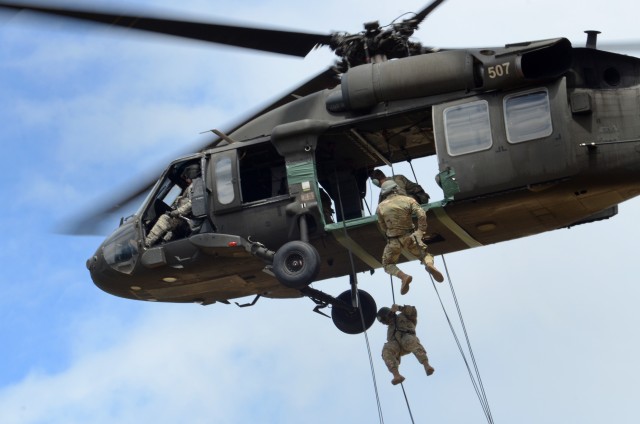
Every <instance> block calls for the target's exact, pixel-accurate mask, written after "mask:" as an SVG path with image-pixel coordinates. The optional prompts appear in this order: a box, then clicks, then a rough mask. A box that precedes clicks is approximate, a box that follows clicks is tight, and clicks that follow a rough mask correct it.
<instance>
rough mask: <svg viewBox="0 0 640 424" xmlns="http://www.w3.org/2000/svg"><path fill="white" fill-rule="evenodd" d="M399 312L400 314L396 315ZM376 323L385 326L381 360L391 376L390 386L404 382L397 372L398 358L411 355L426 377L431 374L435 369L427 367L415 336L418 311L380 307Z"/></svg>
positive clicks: (422, 347)
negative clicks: (422, 368) (421, 367)
mask: <svg viewBox="0 0 640 424" xmlns="http://www.w3.org/2000/svg"><path fill="white" fill-rule="evenodd" d="M398 312H400V313H398ZM377 318H378V321H380V322H381V323H382V324H384V325H386V326H387V342H386V343H385V344H384V346H383V347H382V359H383V360H384V363H385V365H386V366H387V368H388V369H389V372H391V374H393V380H391V384H393V385H396V384H400V383H402V382H403V381H404V377H403V376H402V375H401V374H400V372H399V371H398V367H399V366H400V358H401V357H402V356H404V355H407V354H409V353H413V354H414V355H415V357H416V359H417V360H418V362H420V363H421V364H422V365H423V366H424V370H425V371H426V373H427V375H428V376H429V375H431V374H433V372H434V371H435V369H434V368H433V367H432V366H431V365H429V358H428V357H427V351H426V350H425V348H424V346H422V344H421V343H420V339H418V337H417V336H416V325H417V324H418V311H417V310H416V308H415V307H414V306H411V305H404V306H399V305H396V304H394V305H393V306H391V308H387V307H382V308H380V310H379V311H378V315H377Z"/></svg>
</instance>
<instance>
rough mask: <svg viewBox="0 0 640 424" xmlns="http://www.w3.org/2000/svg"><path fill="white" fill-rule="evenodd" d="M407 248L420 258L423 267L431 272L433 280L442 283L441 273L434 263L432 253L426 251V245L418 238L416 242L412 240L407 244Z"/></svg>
mask: <svg viewBox="0 0 640 424" xmlns="http://www.w3.org/2000/svg"><path fill="white" fill-rule="evenodd" d="M407 248H408V249H409V251H410V252H411V253H412V254H413V255H416V256H417V257H419V258H422V263H424V268H425V269H426V270H427V272H428V273H429V274H431V276H432V277H433V279H434V280H436V281H437V282H438V283H442V282H443V281H444V277H443V276H442V273H441V272H440V271H438V269H437V268H436V267H435V265H434V260H433V255H432V254H431V253H429V252H428V251H427V245H426V244H424V243H423V242H422V240H418V243H415V241H414V242H413V243H412V244H411V245H409V246H407Z"/></svg>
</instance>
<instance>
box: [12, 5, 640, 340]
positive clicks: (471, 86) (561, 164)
mask: <svg viewBox="0 0 640 424" xmlns="http://www.w3.org/2000/svg"><path fill="white" fill-rule="evenodd" d="M441 3H442V0H439V1H435V2H433V3H431V4H430V5H428V6H427V7H426V8H424V9H423V10H422V11H420V12H418V13H417V14H416V15H415V16H412V17H411V18H408V19H405V20H403V21H401V22H397V23H394V24H392V25H390V26H388V27H381V26H380V25H379V24H378V23H376V22H372V23H367V24H365V26H364V31H362V32H360V33H357V34H344V33H334V34H328V35H324V34H309V33H303V32H290V31H276V30H267V29H258V28H247V27H233V26H228V25H218V24H207V23H198V22H185V21H176V20H172V19H166V18H155V17H147V16H145V17H135V16H130V15H124V14H121V13H108V12H104V11H102V12H100V11H95V10H93V11H90V10H78V9H70V8H54V7H52V6H47V7H44V6H41V5H29V4H25V3H10V2H0V7H1V8H4V9H12V10H29V11H35V12H39V13H46V14H52V15H56V16H63V17H71V18H75V19H81V20H85V21H90V22H97V23H102V24H107V25H116V26H123V27H127V28H129V29H139V30H143V31H152V32H157V33H163V34H169V35H174V36H181V37H186V38H193V39H199V40H205V41H211V42H215V43H223V44H229V45H233V46H237V47H244V48H251V49H257V50H262V51H268V52H275V53H282V54H288V55H294V56H304V55H306V53H307V52H308V51H309V50H311V49H313V48H315V47H316V46H318V45H324V46H328V47H329V48H331V49H332V50H333V51H334V52H335V53H336V54H337V56H338V57H339V60H338V62H337V63H336V64H335V66H334V67H332V68H330V69H328V70H327V71H325V72H323V73H321V74H320V75H318V76H316V77H314V78H312V79H311V80H310V81H308V82H307V83H305V84H303V85H301V86H300V87H298V88H297V89H296V90H293V91H292V92H291V93H289V94H288V95H287V96H285V97H283V98H282V99H280V100H279V101H277V102H274V103H273V104H272V105H270V106H269V107H267V108H265V109H264V110H262V111H260V112H259V113H257V114H255V115H254V116H252V117H251V118H250V119H247V120H246V121H245V122H243V123H242V124H241V125H238V126H237V127H236V128H234V129H232V130H230V131H227V132H226V133H223V132H220V131H215V133H216V138H215V139H213V140H211V142H209V143H208V144H207V145H206V146H203V148H202V149H201V150H200V151H199V152H198V153H195V154H192V155H189V156H186V157H181V158H179V159H177V160H175V161H173V162H172V163H170V164H169V166H168V168H167V169H166V170H165V171H164V172H163V173H162V175H161V176H160V178H159V179H158V180H156V181H153V184H151V186H152V187H151V189H150V190H149V186H150V184H143V187H144V188H143V189H142V190H138V191H136V192H135V193H134V194H135V195H137V194H139V192H140V191H145V192H146V191H148V196H147V198H146V199H145V201H144V202H143V203H142V205H141V206H140V208H139V209H138V211H137V212H136V213H135V214H134V215H132V216H130V217H128V218H124V219H122V220H121V223H120V226H119V228H118V229H117V230H116V231H115V232H114V233H113V234H112V235H110V236H109V237H108V238H107V239H106V240H105V241H104V242H103V243H102V245H101V246H100V247H99V248H98V250H97V251H96V253H95V254H94V255H93V256H92V257H91V258H90V259H89V260H88V261H87V267H88V268H89V271H90V273H91V277H92V279H93V281H94V282H95V284H96V285H97V286H98V287H100V288H101V289H102V290H104V291H106V292H108V293H111V294H113V295H116V296H121V297H124V298H129V299H136V300H146V301H160V302H182V303H194V302H195V303H200V304H205V305H208V304H212V303H215V302H222V303H229V301H230V300H232V299H238V298H241V297H246V296H255V298H254V300H253V302H251V303H250V304H248V305H251V304H255V302H256V301H257V300H258V299H259V298H260V297H267V298H295V297H301V296H306V297H309V298H311V299H312V300H313V301H314V302H315V303H316V305H317V306H316V311H320V310H321V309H322V308H324V307H327V306H329V305H331V306H332V312H331V314H332V319H333V322H334V323H335V325H336V326H337V327H338V328H339V329H340V330H341V331H343V332H346V333H350V334H356V333H359V332H362V331H364V329H366V328H368V327H369V326H370V325H371V324H372V323H373V321H374V318H375V311H376V305H375V301H374V299H373V298H372V297H371V296H370V295H368V294H367V293H366V292H364V291H362V290H358V289H357V286H356V274H357V273H358V272H363V271H373V270H375V269H377V268H380V267H381V264H380V254H381V252H382V250H383V247H384V244H385V239H384V236H383V234H382V233H381V232H380V230H379V229H378V227H377V219H376V217H375V215H372V214H371V212H370V211H368V213H367V212H366V211H365V206H366V205H365V203H364V200H363V199H364V196H365V193H366V181H367V178H368V175H369V172H370V171H371V170H372V169H374V168H376V167H379V166H382V165H392V164H395V163H398V162H404V161H406V160H413V159H419V158H424V157H429V156H432V157H437V160H438V168H439V169H438V172H437V177H438V181H439V184H440V186H441V188H442V190H443V194H444V197H443V199H442V200H439V201H435V202H431V203H428V204H424V205H422V206H423V208H424V209H425V210H427V213H428V218H429V232H430V234H429V240H428V243H429V246H430V250H431V252H432V253H433V254H434V255H440V254H446V253H450V252H456V251H459V250H463V249H467V248H470V247H477V246H482V245H487V244H492V243H498V242H502V241H507V240H512V239H516V238H520V237H525V236H529V235H533V234H539V233H542V232H545V231H550V230H554V229H559V228H564V227H569V226H573V225H578V224H582V223H588V222H592V221H596V220H600V219H606V218H609V217H611V216H613V215H615V214H616V213H617V205H618V204H619V203H621V202H623V201H625V200H628V199H630V198H632V197H635V196H637V195H638V194H639V193H640V163H639V161H640V156H639V154H640V153H639V152H640V150H639V148H638V140H639V136H638V133H639V129H638V126H639V124H638V119H637V116H638V112H639V110H638V109H639V106H638V105H637V103H638V102H637V99H638V95H637V90H638V85H640V81H639V77H638V75H639V73H638V66H639V64H640V62H639V60H638V59H637V58H633V57H630V56H624V55H619V54H614V53H609V52H606V51H602V50H599V49H597V48H596V47H597V40H596V34H595V33H590V34H589V37H588V40H587V46H586V47H585V48H576V47H573V46H572V45H571V43H570V42H569V41H568V40H567V39H564V38H557V39H551V40H541V41H531V42H521V43H515V44H507V45H505V46H504V47H492V48H473V49H448V50H438V49H433V48H429V47H425V46H422V45H421V44H420V43H417V42H415V41H413V40H411V36H412V34H413V32H414V31H415V30H416V29H417V28H418V26H419V25H420V24H421V23H422V22H423V21H424V19H425V18H426V17H427V16H428V15H429V14H430V13H431V12H432V11H433V10H434V9H435V8H436V7H438V6H439V5H440V4H441ZM194 166H195V167H197V168H198V169H199V174H198V173H197V174H194V175H192V177H193V178H190V180H192V181H191V182H188V181H187V180H185V179H184V178H183V177H184V175H185V171H187V170H189V169H193V167H194ZM434 171H435V170H434ZM435 173H436V172H434V174H435ZM188 185H191V187H192V192H193V194H194V195H193V196H192V212H191V215H190V217H189V219H188V220H186V219H185V220H184V224H183V225H182V226H181V227H180V228H179V229H177V230H176V231H173V232H172V234H171V237H170V238H168V239H166V240H162V241H160V242H159V243H157V244H153V245H147V244H146V243H145V240H146V239H147V236H148V235H149V233H150V232H151V231H152V229H153V227H154V225H155V224H156V222H157V221H158V219H159V218H160V217H161V216H163V215H165V214H166V213H167V212H169V211H170V210H171V206H172V204H173V203H174V201H175V200H176V198H178V197H179V196H180V193H181V192H182V191H183V190H184V189H185V188H186V187H187V186H188ZM325 193H326V194H325ZM132 197H134V195H131V196H129V197H128V198H127V199H123V201H122V202H120V203H124V201H126V200H128V199H129V198H132ZM331 207H333V208H334V209H335V211H336V213H335V216H334V215H333V214H328V213H326V211H327V210H328V209H329V208H331ZM91 219H94V218H91ZM410 259H414V258H411V257H410V256H407V257H406V258H404V260H410ZM347 275H348V276H350V277H351V289H350V290H347V291H345V292H343V293H342V294H340V295H339V296H336V297H333V296H331V295H329V294H327V293H324V292H321V291H319V290H317V289H315V288H311V287H310V284H311V283H313V282H315V281H321V280H325V279H329V278H333V277H342V276H347ZM361 313H362V314H361Z"/></svg>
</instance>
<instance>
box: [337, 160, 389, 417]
mask: <svg viewBox="0 0 640 424" xmlns="http://www.w3.org/2000/svg"><path fill="white" fill-rule="evenodd" d="M334 171H335V170H334ZM336 177H337V175H336ZM336 179H337V178H336ZM337 187H338V203H339V207H340V213H341V214H342V230H343V232H344V234H345V236H347V235H348V232H347V225H346V222H345V221H346V220H345V216H344V205H343V203H342V194H341V192H340V184H338V185H337ZM348 251H349V262H350V263H351V275H352V276H353V284H355V286H356V299H357V302H358V310H359V311H360V322H361V323H362V329H363V333H364V339H365V342H366V345H367V352H368V355H369V367H370V369H371V378H372V380H373V389H374V391H375V394H376V404H377V406H378V420H379V421H380V424H384V416H383V415H382V405H381V404H380V394H379V393H378V383H377V381H376V373H375V369H374V366H373V357H372V356H371V345H370V343H369V336H368V335H367V330H366V329H365V327H366V326H365V322H364V313H363V312H362V303H360V292H359V291H358V290H357V287H358V276H357V274H356V267H355V263H354V260H353V252H352V251H351V249H348Z"/></svg>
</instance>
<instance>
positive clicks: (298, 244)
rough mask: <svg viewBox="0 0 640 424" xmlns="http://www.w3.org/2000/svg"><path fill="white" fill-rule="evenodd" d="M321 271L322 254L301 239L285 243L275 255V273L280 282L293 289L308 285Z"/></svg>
mask: <svg viewBox="0 0 640 424" xmlns="http://www.w3.org/2000/svg"><path fill="white" fill-rule="evenodd" d="M319 271H320V254H319V253H318V251H317V250H316V248H315V247H313V246H312V245H310V244H309V243H306V242H303V241H300V240H294V241H290V242H287V243H285V244H284V245H283V246H282V247H281V248H280V249H278V250H277V251H276V254H275V255H274V257H273V273H274V274H275V276H276V278H277V279H278V281H280V283H282V284H283V285H285V286H287V287H289V288H292V289H301V288H304V287H307V286H308V285H309V284H311V283H313V281H314V280H315V278H316V277H317V276H318V272H319Z"/></svg>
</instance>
